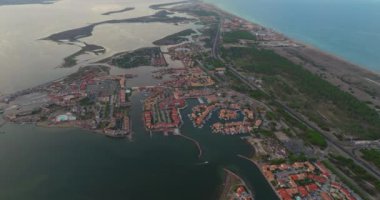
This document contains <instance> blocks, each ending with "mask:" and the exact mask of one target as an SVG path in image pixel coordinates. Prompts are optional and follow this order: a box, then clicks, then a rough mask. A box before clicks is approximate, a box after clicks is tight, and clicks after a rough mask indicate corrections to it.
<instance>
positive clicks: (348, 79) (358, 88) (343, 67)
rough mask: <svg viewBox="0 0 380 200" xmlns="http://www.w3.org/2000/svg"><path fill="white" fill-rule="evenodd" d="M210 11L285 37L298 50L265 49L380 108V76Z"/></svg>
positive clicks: (222, 12) (227, 13)
mask: <svg viewBox="0 0 380 200" xmlns="http://www.w3.org/2000/svg"><path fill="white" fill-rule="evenodd" d="M201 3H202V4H204V5H207V6H208V7H209V8H210V10H215V11H218V12H219V13H221V14H222V15H225V16H232V17H234V18H238V19H241V20H243V21H245V22H248V23H250V24H252V25H254V26H257V27H263V28H266V29H268V30H271V31H272V32H273V33H275V34H278V35H281V36H282V37H284V38H285V39H286V41H289V42H291V43H294V44H297V45H298V46H297V47H263V48H266V49H270V50H273V51H275V52H276V53H277V54H279V55H281V56H283V57H285V58H287V59H289V60H290V61H292V62H294V63H296V64H299V65H301V66H303V67H304V68H306V69H308V70H309V71H311V72H313V73H314V74H317V75H323V77H324V79H325V80H326V81H328V82H330V83H331V84H333V85H335V86H337V87H340V88H341V89H342V90H344V91H346V92H349V93H351V94H352V95H353V96H355V97H356V98H358V99H359V100H361V101H365V102H371V104H372V105H373V106H379V107H380V73H379V72H374V71H371V70H369V69H366V68H364V67H361V66H359V65H357V64H354V63H351V62H349V61H347V60H345V59H343V58H340V57H338V56H336V55H334V54H332V53H329V52H326V51H323V50H321V49H319V48H317V47H314V46H312V45H310V44H306V43H303V42H301V41H298V40H296V39H293V38H290V37H288V36H286V35H284V34H282V33H279V32H278V31H275V30H273V29H270V28H267V27H265V25H261V24H258V23H256V22H253V21H250V20H247V19H244V18H242V17H240V16H237V15H235V14H233V13H230V12H228V11H225V10H223V9H221V8H219V7H217V6H215V5H213V4H210V3H207V2H204V1H201Z"/></svg>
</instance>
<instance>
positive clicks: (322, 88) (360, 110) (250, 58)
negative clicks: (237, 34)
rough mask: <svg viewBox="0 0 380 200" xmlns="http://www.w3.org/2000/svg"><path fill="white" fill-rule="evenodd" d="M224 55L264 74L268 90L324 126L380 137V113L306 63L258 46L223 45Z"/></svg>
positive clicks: (253, 71) (370, 137)
mask: <svg viewBox="0 0 380 200" xmlns="http://www.w3.org/2000/svg"><path fill="white" fill-rule="evenodd" d="M223 56H224V57H225V58H226V59H227V60H229V61H230V62H233V63H235V64H236V66H239V69H240V70H243V71H244V72H246V73H254V74H255V75H258V76H260V77H262V79H263V81H264V82H265V84H264V85H265V90H266V91H268V92H269V93H270V94H271V95H272V96H273V97H276V98H278V99H279V100H280V101H283V102H285V103H286V104H287V105H288V106H289V107H291V108H292V109H295V110H297V111H299V112H301V113H302V114H304V115H305V116H307V117H308V118H309V119H310V121H313V122H315V123H316V124H317V125H318V126H319V127H320V128H321V129H323V130H325V131H331V130H330V127H336V128H338V129H340V130H343V131H342V132H345V133H348V134H351V135H354V136H357V137H359V138H365V139H378V138H380V134H379V132H380V116H379V114H378V113H377V112H376V111H375V110H374V109H372V108H371V107H369V106H368V105H367V104H366V103H365V102H362V101H360V100H358V99H357V98H355V97H354V96H352V95H351V94H350V93H347V92H345V91H342V90H341V89H339V88H338V87H337V86H334V85H332V84H330V83H329V82H327V81H326V80H324V79H323V78H321V77H320V76H318V75H316V74H313V73H311V72H310V71H308V70H307V69H305V68H303V67H302V66H300V65H297V64H294V63H293V62H291V61H289V60H288V59H286V58H284V57H282V56H280V55H278V54H276V53H274V52H273V51H271V50H266V49H260V48H258V47H257V46H252V47H249V48H237V47H232V48H228V49H223Z"/></svg>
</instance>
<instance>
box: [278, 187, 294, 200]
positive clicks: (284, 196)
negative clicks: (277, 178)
mask: <svg viewBox="0 0 380 200" xmlns="http://www.w3.org/2000/svg"><path fill="white" fill-rule="evenodd" d="M277 193H278V194H279V195H280V197H281V199H282V200H291V199H292V197H291V196H290V194H289V193H288V192H287V191H286V190H285V189H279V190H277Z"/></svg>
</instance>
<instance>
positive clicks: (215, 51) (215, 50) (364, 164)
mask: <svg viewBox="0 0 380 200" xmlns="http://www.w3.org/2000/svg"><path fill="white" fill-rule="evenodd" d="M222 23H223V19H221V21H220V24H219V28H218V31H217V33H216V36H215V38H214V42H213V48H212V56H213V57H214V58H215V59H219V60H220V61H222V62H224V60H223V59H222V58H221V57H220V55H219V53H218V50H219V47H218V44H219V41H220V35H221V24H222ZM226 67H227V69H228V70H229V71H230V72H232V73H233V74H234V75H235V76H236V77H237V78H239V79H240V81H241V82H243V83H244V84H246V86H248V87H249V88H251V89H252V90H260V91H261V92H263V93H264V94H266V95H268V96H270V95H269V94H268V93H267V92H266V91H264V90H263V89H261V88H258V87H256V86H255V85H253V84H252V83H250V82H249V81H248V80H247V78H246V77H244V76H243V75H241V73H240V72H239V71H237V70H236V69H235V68H234V67H233V66H232V65H228V64H227V65H226ZM272 98H274V97H272ZM273 100H274V102H275V103H276V104H277V106H279V107H280V108H282V109H284V110H285V111H286V112H287V113H288V114H289V115H290V116H292V117H293V118H294V119H296V120H297V121H299V122H301V123H303V124H304V125H306V126H307V127H309V128H310V129H312V130H315V131H318V132H320V133H321V134H322V135H323V136H324V137H325V139H326V141H327V143H328V144H329V145H330V146H332V147H334V148H335V149H337V150H339V151H340V152H341V153H343V154H345V155H347V156H349V157H350V158H351V159H352V160H354V161H355V163H356V164H358V165H359V166H361V167H363V168H364V169H366V171H368V172H369V173H370V174H372V175H373V176H375V177H376V178H377V179H379V180H380V172H379V171H378V170H376V169H374V168H373V167H371V166H370V165H369V164H368V163H367V162H365V161H363V160H362V159H360V158H358V157H356V156H355V155H354V153H353V152H351V151H350V150H348V149H346V148H344V147H343V146H342V145H341V144H339V142H338V141H336V140H335V139H334V138H333V137H331V135H330V133H327V132H325V131H323V130H321V129H320V128H319V127H317V126H316V125H314V124H312V123H310V122H309V121H306V120H305V119H304V117H302V116H301V114H299V113H298V112H296V111H294V110H293V109H291V108H289V107H288V106H287V105H285V104H284V103H282V102H280V101H278V100H276V99H273Z"/></svg>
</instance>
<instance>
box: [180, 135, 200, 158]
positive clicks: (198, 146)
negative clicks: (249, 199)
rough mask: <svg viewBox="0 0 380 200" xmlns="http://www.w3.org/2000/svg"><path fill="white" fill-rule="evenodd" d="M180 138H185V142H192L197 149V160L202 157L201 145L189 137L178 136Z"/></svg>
mask: <svg viewBox="0 0 380 200" xmlns="http://www.w3.org/2000/svg"><path fill="white" fill-rule="evenodd" d="M179 136H180V137H183V138H185V139H187V140H190V141H192V142H193V143H194V144H195V145H196V146H197V148H198V152H199V153H198V158H201V157H202V155H203V151H202V148H201V145H200V144H199V142H198V141H196V140H195V139H193V138H191V137H188V136H186V135H179Z"/></svg>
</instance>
